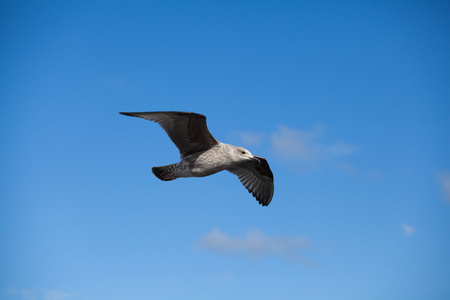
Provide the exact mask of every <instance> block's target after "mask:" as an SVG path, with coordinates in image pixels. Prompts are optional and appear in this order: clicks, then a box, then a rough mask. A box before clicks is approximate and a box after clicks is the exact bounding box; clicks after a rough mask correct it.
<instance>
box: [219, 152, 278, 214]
mask: <svg viewBox="0 0 450 300" xmlns="http://www.w3.org/2000/svg"><path fill="white" fill-rule="evenodd" d="M254 157H255V158H257V159H258V160H259V162H258V161H256V160H255V161H246V162H244V163H241V164H238V165H236V166H233V167H230V168H228V169H227V170H228V171H230V172H231V173H233V174H234V175H236V176H237V177H238V178H239V180H240V181H241V182H242V184H243V185H244V186H245V188H246V189H247V190H248V192H249V193H252V194H253V196H254V197H255V198H256V200H258V202H259V204H262V205H263V206H267V205H269V203H270V201H272V197H273V190H274V186H273V174H272V171H271V170H270V167H269V164H268V163H267V160H266V159H265V158H263V157H260V156H254Z"/></svg>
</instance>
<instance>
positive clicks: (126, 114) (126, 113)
mask: <svg viewBox="0 0 450 300" xmlns="http://www.w3.org/2000/svg"><path fill="white" fill-rule="evenodd" d="M119 114H121V115H124V116H130V117H133V116H134V114H133V113H129V112H119Z"/></svg>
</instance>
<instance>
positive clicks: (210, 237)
mask: <svg viewBox="0 0 450 300" xmlns="http://www.w3.org/2000/svg"><path fill="white" fill-rule="evenodd" d="M196 246H197V248H199V249H201V250H209V251H212V252H215V253H219V254H224V255H229V254H238V253H243V254H247V255H250V256H251V257H261V256H265V255H275V256H279V257H281V258H284V259H287V260H289V261H291V262H295V263H300V264H305V263H308V261H307V260H306V259H305V258H304V257H303V256H302V255H300V254H299V253H298V250H300V249H305V248H311V247H312V244H311V242H309V241H308V240H307V239H305V238H302V237H291V238H288V237H272V236H267V235H264V234H263V233H261V232H260V231H258V230H252V231H249V232H247V233H246V234H245V236H244V237H243V238H235V237H230V236H229V235H227V234H226V233H224V232H222V231H220V230H219V229H213V230H212V231H211V232H210V233H208V234H206V235H205V236H204V237H203V238H202V239H200V240H199V241H198V242H197V244H196Z"/></svg>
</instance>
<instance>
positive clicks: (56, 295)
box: [44, 290, 70, 300]
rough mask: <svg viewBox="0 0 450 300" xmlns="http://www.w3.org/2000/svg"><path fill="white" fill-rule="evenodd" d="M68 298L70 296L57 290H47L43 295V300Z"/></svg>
mask: <svg viewBox="0 0 450 300" xmlns="http://www.w3.org/2000/svg"><path fill="white" fill-rule="evenodd" d="M69 297H70V295H69V294H68V293H64V292H60V291H57V290H49V291H47V292H45V294H44V299H45V300H64V299H68V298H69Z"/></svg>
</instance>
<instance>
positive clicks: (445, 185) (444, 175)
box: [436, 170, 450, 202]
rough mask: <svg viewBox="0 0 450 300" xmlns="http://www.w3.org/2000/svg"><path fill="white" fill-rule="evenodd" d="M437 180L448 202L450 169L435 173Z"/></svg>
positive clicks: (449, 200)
mask: <svg viewBox="0 0 450 300" xmlns="http://www.w3.org/2000/svg"><path fill="white" fill-rule="evenodd" d="M436 179H437V181H438V182H439V183H440V184H441V187H442V191H443V194H444V198H445V200H447V201H448V202H450V171H448V170H444V171H442V172H439V173H438V174H437V175H436Z"/></svg>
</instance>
